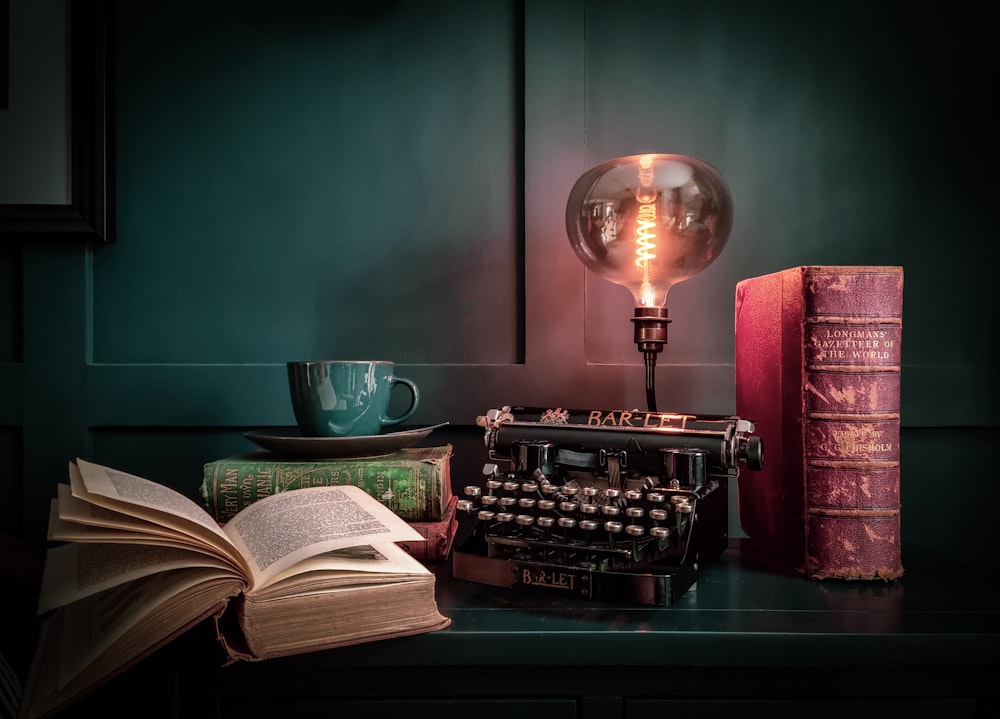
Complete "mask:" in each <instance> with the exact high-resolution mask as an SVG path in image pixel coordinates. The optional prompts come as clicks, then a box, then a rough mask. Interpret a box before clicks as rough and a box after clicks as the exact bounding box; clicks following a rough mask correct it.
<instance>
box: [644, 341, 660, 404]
mask: <svg viewBox="0 0 1000 719" xmlns="http://www.w3.org/2000/svg"><path fill="white" fill-rule="evenodd" d="M657 354H659V353H658V352H650V351H646V352H643V353H642V357H643V361H644V363H645V365H646V407H647V409H648V410H649V411H650V412H655V411H656V355H657Z"/></svg>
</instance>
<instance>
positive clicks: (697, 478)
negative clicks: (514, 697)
mask: <svg viewBox="0 0 1000 719" xmlns="http://www.w3.org/2000/svg"><path fill="white" fill-rule="evenodd" d="M480 424H482V426H484V428H485V443H486V447H487V454H488V457H489V460H490V461H489V462H487V463H486V465H485V466H484V468H483V479H482V480H481V481H480V482H479V483H476V484H470V485H468V486H466V487H465V489H464V495H465V497H464V498H463V499H461V500H460V501H459V516H460V519H459V521H460V523H461V524H463V525H465V526H464V529H465V530H467V536H466V538H465V539H464V541H462V542H461V543H460V544H459V545H458V546H457V547H456V548H455V550H454V552H453V557H452V570H453V574H454V576H456V577H458V578H460V579H466V580H470V581H474V582H480V583H483V584H488V585H492V586H496V587H506V588H512V589H515V590H519V591H525V592H541V593H547V594H550V595H562V596H567V597H569V596H572V597H578V598H583V599H590V600H596V601H614V602H625V603H633V604H641V605H653V606H666V605H670V604H673V603H674V602H675V601H677V599H679V598H680V597H681V596H682V595H683V594H684V593H685V592H687V591H688V590H690V589H691V588H692V587H693V586H694V585H695V583H696V581H697V579H698V576H699V574H700V572H701V571H702V569H703V568H704V567H705V565H707V564H708V563H710V562H711V561H713V560H714V559H717V558H718V557H719V556H720V555H721V554H722V552H723V551H725V549H726V546H727V544H728V539H729V537H728V523H729V516H728V515H729V506H728V505H729V500H728V497H729V491H728V487H729V482H730V480H732V479H735V478H736V477H737V476H738V474H739V471H740V468H741V467H747V468H750V469H759V468H760V467H761V466H763V446H762V444H761V442H760V439H759V438H758V437H753V436H752V432H753V423H752V422H749V421H747V420H743V419H740V418H738V417H729V416H715V415H712V416H708V415H691V414H672V413H663V412H653V413H651V412H642V411H638V410H633V411H618V410H613V411H601V410H588V411H581V410H564V409H561V408H556V409H544V408H536V407H504V408H503V409H501V410H490V412H488V413H487V414H486V415H485V416H484V417H483V418H481V420H480ZM470 525H471V526H470Z"/></svg>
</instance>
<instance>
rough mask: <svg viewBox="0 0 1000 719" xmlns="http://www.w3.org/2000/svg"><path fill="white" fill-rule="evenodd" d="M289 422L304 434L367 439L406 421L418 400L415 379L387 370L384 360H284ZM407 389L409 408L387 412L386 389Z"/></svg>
mask: <svg viewBox="0 0 1000 719" xmlns="http://www.w3.org/2000/svg"><path fill="white" fill-rule="evenodd" d="M286 364H287V367H288V388H289V392H290V395H291V400H292V410H293V411H294V412H295V421H296V422H297V423H298V425H299V429H300V430H301V431H302V434H303V436H306V437H367V436H374V435H378V434H381V433H382V428H383V427H389V426H392V425H395V424H399V423H401V422H405V421H406V420H407V419H409V418H410V417H411V416H412V415H413V413H414V412H415V411H416V410H417V405H419V404H420V391H419V390H418V389H417V385H416V383H414V382H413V380H411V379H407V378H406V377H399V376H397V375H395V374H393V369H394V363H392V362H388V361H385V360H359V361H351V360H322V361H315V362H288V363H286ZM397 385H403V386H404V387H406V388H407V389H409V391H410V404H409V407H407V409H406V410H405V411H403V412H402V413H401V414H399V415H396V416H394V417H390V416H389V414H388V413H389V401H390V399H391V396H392V390H393V388H394V387H396V386H397Z"/></svg>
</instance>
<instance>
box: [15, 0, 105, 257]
mask: <svg viewBox="0 0 1000 719" xmlns="http://www.w3.org/2000/svg"><path fill="white" fill-rule="evenodd" d="M67 6H68V12H69V22H70V72H69V80H68V82H69V93H70V111H69V112H70V118H69V123H70V135H71V140H70V148H71V149H70V157H69V172H70V177H71V189H70V201H69V203H68V204H0V238H3V240H4V241H10V240H18V241H30V242H43V241H45V242H57V241H71V242H93V243H110V242H114V212H113V200H114V192H113V167H114V163H113V157H112V144H111V142H110V138H111V137H113V135H112V132H111V127H110V121H111V118H112V116H113V114H112V108H111V99H110V98H111V96H110V93H109V91H108V78H109V75H110V68H111V61H110V57H109V48H110V47H111V42H110V37H109V35H110V32H109V25H108V2H107V1H105V0H88V2H72V1H71V2H68V3H67Z"/></svg>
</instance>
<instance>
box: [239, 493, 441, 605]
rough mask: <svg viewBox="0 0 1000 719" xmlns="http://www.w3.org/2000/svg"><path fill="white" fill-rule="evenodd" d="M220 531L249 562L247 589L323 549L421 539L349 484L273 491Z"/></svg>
mask: <svg viewBox="0 0 1000 719" xmlns="http://www.w3.org/2000/svg"><path fill="white" fill-rule="evenodd" d="M224 530H225V532H226V534H228V535H229V536H230V538H231V539H232V542H233V544H235V545H236V546H237V547H238V548H239V549H240V551H241V552H242V553H243V554H244V556H245V557H246V559H247V561H248V563H249V564H250V566H251V570H252V583H251V589H253V588H258V587H261V586H264V585H265V584H267V583H268V582H270V581H272V580H273V578H274V577H277V576H279V575H280V574H282V573H283V572H285V571H286V570H289V569H290V568H292V567H293V566H294V565H295V564H297V563H299V562H301V561H302V560H304V559H308V558H309V557H314V556H316V555H319V554H323V553H324V552H330V551H333V550H335V549H344V548H345V547H356V546H364V545H371V544H385V543H388V542H402V541H419V540H421V539H423V537H421V536H420V533H419V532H417V531H416V530H415V529H413V528H412V527H411V526H410V525H409V524H407V523H406V522H405V521H404V520H403V519H401V518H400V517H399V516H397V515H396V514H394V513H393V511H392V510H391V509H389V508H388V507H386V506H385V505H384V504H382V503H381V502H379V501H378V500H377V499H375V498H374V497H372V496H371V495H369V494H368V493H366V492H365V491H364V490H363V489H361V488H359V487H355V486H353V485H342V486H330V487H309V488H303V489H297V490H295V491H294V492H282V493H279V494H272V495H271V496H269V497H265V498H264V499H261V500H259V501H257V502H254V503H253V504H251V505H249V506H247V507H244V508H243V509H242V510H241V511H240V512H239V513H238V514H237V515H236V516H235V517H233V518H232V519H231V520H229V522H228V523H227V524H226V525H225V527H224ZM418 564H419V563H418Z"/></svg>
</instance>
